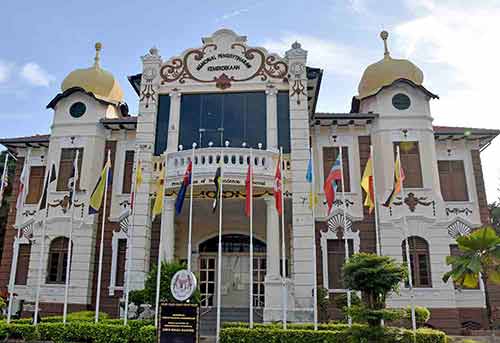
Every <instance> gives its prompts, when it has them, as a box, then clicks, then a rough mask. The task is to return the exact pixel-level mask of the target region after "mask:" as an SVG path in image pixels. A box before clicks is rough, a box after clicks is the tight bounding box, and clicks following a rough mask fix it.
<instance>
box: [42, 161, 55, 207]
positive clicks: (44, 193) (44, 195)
mask: <svg viewBox="0 0 500 343" xmlns="http://www.w3.org/2000/svg"><path fill="white" fill-rule="evenodd" d="M49 174H50V180H45V183H44V185H43V190H42V197H41V198H40V203H39V204H38V210H43V209H44V208H45V206H47V194H48V193H49V186H50V184H51V183H52V182H54V181H55V180H56V179H57V174H56V165H55V164H54V162H52V163H51V167H50V171H49ZM47 177H48V176H47Z"/></svg>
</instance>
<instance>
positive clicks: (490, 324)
mask: <svg viewBox="0 0 500 343" xmlns="http://www.w3.org/2000/svg"><path fill="white" fill-rule="evenodd" d="M483 270H485V268H483ZM481 278H482V279H483V284H484V300H485V303H486V315H487V316H488V328H489V329H490V331H491V342H495V324H494V323H493V316H492V311H491V304H490V292H489V289H488V273H482V274H481Z"/></svg>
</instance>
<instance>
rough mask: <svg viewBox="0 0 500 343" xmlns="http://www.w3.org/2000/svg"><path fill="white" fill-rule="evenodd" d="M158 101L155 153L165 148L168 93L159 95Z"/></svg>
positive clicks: (159, 152)
mask: <svg viewBox="0 0 500 343" xmlns="http://www.w3.org/2000/svg"><path fill="white" fill-rule="evenodd" d="M158 101H159V102H158V115H157V116H156V143H155V155H160V154H161V153H163V152H164V151H165V149H167V138H168V122H169V119H170V95H168V94H163V95H160V96H159V100H158Z"/></svg>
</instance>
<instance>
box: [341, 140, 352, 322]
mask: <svg viewBox="0 0 500 343" xmlns="http://www.w3.org/2000/svg"><path fill="white" fill-rule="evenodd" d="M339 154H340V179H341V181H340V182H341V183H342V203H343V205H342V211H343V216H344V250H345V262H344V263H347V260H348V259H349V242H348V241H347V204H346V202H345V184H344V159H343V156H342V146H339ZM347 308H348V310H350V309H351V290H350V289H347ZM347 322H348V323H349V326H352V318H351V315H350V314H348V315H347Z"/></svg>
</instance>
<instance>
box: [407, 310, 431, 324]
mask: <svg viewBox="0 0 500 343" xmlns="http://www.w3.org/2000/svg"><path fill="white" fill-rule="evenodd" d="M430 317H431V312H430V311H429V310H428V309H427V307H423V306H415V319H416V320H417V324H420V325H422V324H425V323H427V322H428V321H429V319H430ZM405 318H406V319H409V320H411V306H408V307H407V308H406V314H405Z"/></svg>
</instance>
